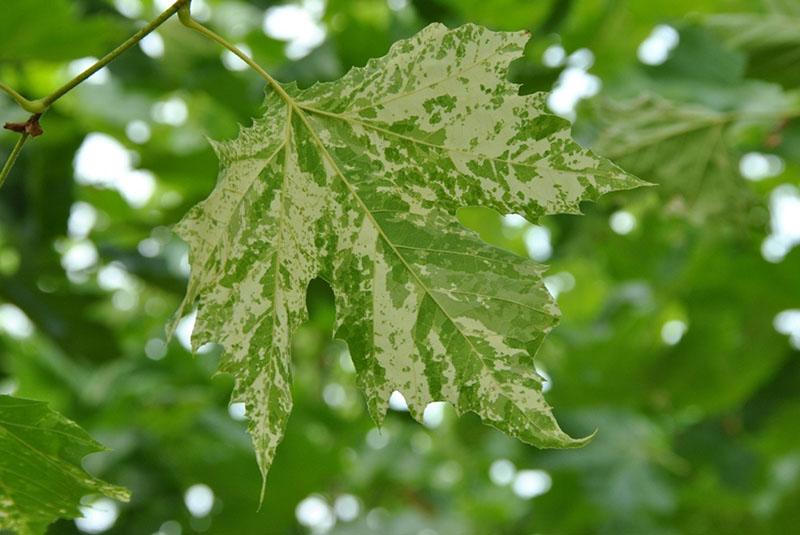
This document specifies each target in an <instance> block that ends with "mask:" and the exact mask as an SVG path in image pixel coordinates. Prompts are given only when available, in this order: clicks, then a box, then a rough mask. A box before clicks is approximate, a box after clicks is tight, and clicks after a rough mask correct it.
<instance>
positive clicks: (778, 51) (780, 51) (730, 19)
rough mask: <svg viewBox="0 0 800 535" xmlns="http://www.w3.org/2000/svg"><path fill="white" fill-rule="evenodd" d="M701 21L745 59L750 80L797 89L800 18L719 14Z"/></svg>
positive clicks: (795, 16) (798, 83)
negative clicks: (742, 54)
mask: <svg viewBox="0 0 800 535" xmlns="http://www.w3.org/2000/svg"><path fill="white" fill-rule="evenodd" d="M701 20H702V21H703V24H704V25H705V26H706V27H708V28H710V29H711V30H713V31H715V32H716V33H717V34H718V35H720V36H722V38H723V39H724V40H725V42H726V43H727V44H728V45H729V46H731V47H733V48H736V49H737V50H741V51H742V52H744V53H745V54H746V55H747V74H748V76H749V77H752V78H760V79H762V80H769V81H773V82H778V83H780V84H782V85H784V86H785V87H797V86H798V85H800V69H798V68H797V62H798V59H800V14H795V15H789V14H779V13H771V14H762V13H736V14H718V15H709V16H706V17H703V18H702V19H701Z"/></svg>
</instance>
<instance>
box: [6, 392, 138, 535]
mask: <svg viewBox="0 0 800 535" xmlns="http://www.w3.org/2000/svg"><path fill="white" fill-rule="evenodd" d="M103 449H104V448H103V447H102V446H101V445H100V444H98V443H97V442H95V441H94V440H92V438H91V437H90V436H89V435H88V434H87V433H86V431H84V430H83V429H81V428H80V427H78V426H77V425H76V424H75V423H73V422H71V421H70V420H67V419H66V418H64V417H63V416H62V415H60V414H58V413H57V412H55V411H53V410H51V409H49V408H48V407H47V404H46V403H42V402H40V401H31V400H27V399H20V398H15V397H11V396H0V531H1V530H3V529H9V530H13V531H14V532H16V533H17V534H18V535H28V534H34V533H44V531H45V528H46V527H47V525H48V524H50V523H51V522H52V521H54V520H55V519H56V518H59V517H64V518H75V517H79V516H81V513H80V511H79V510H78V504H79V503H80V500H81V498H83V497H84V496H86V495H89V494H104V495H106V496H109V497H112V498H115V499H117V500H122V501H127V500H128V497H129V493H128V491H127V490H125V489H123V488H120V487H117V486H114V485H110V484H108V483H105V482H103V481H100V480H98V479H95V478H94V477H92V476H90V475H89V474H87V473H86V472H85V471H84V470H83V469H82V468H81V464H80V463H81V459H83V458H84V457H85V456H86V455H88V454H90V453H94V452H97V451H103Z"/></svg>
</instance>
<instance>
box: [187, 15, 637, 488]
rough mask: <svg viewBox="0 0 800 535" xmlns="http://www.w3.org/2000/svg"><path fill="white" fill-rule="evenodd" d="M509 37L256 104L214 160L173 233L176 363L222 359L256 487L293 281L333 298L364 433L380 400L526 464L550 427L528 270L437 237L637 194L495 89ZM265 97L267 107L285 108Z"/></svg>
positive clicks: (526, 104) (286, 375)
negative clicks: (471, 428) (457, 426)
mask: <svg viewBox="0 0 800 535" xmlns="http://www.w3.org/2000/svg"><path fill="white" fill-rule="evenodd" d="M526 40H527V36H526V35H525V34H524V33H495V32H491V31H489V30H486V29H484V28H481V27H479V26H474V25H467V26H463V27H460V28H458V29H456V30H452V31H448V30H447V29H446V28H445V27H444V26H442V25H438V24H434V25H431V26H429V27H427V28H426V29H425V30H423V31H422V32H420V33H419V34H418V35H417V36H415V37H414V38H412V39H409V40H406V41H401V42H398V43H396V44H395V45H394V46H393V47H392V48H391V50H390V51H389V53H388V55H387V56H385V57H383V58H381V59H378V60H372V61H370V62H369V63H368V64H367V65H366V67H364V68H359V69H353V70H352V71H350V72H349V73H348V74H347V75H346V76H344V77H343V78H342V79H341V80H339V81H337V82H334V83H326V84H318V85H316V86H313V87H312V88H310V89H307V90H303V91H301V90H298V89H297V88H296V87H294V86H293V85H289V86H285V87H284V88H277V89H275V88H273V89H272V90H270V91H269V92H268V96H267V99H266V110H267V112H266V115H265V116H264V117H262V118H260V119H257V120H256V121H255V122H254V124H253V125H252V126H251V127H250V128H247V129H244V130H243V131H242V132H241V134H240V135H239V137H238V139H236V140H234V141H230V142H227V143H221V144H217V145H216V150H217V153H218V155H219V157H220V159H221V161H222V169H221V173H220V177H219V182H218V185H217V187H216V189H215V190H214V192H213V193H212V194H211V195H210V197H209V198H208V199H207V200H205V201H204V202H203V203H201V204H200V205H198V206H196V207H195V208H193V209H192V210H191V211H190V213H189V214H188V215H187V216H186V218H185V219H184V220H183V221H182V222H181V223H179V224H178V226H177V232H178V234H179V235H180V236H181V237H182V238H183V239H184V240H186V241H187V242H188V244H189V245H190V247H191V252H190V263H191V267H192V269H191V278H190V282H189V289H188V291H187V296H186V301H185V303H184V304H185V305H186V306H191V304H193V303H195V302H196V303H197V306H198V316H197V321H196V326H195V330H194V333H193V336H192V343H193V345H194V347H198V346H199V345H201V344H203V343H206V342H217V343H220V344H222V346H224V348H225V350H226V356H225V357H224V360H223V363H222V365H221V370H222V371H225V372H230V373H231V374H233V376H234V378H235V387H234V396H233V397H234V399H235V400H237V401H243V402H244V403H245V404H246V407H247V413H248V416H249V420H250V422H249V426H250V432H251V434H252V437H253V440H254V443H255V449H256V452H257V456H258V460H259V465H260V467H261V469H262V472H263V473H265V474H266V471H267V468H268V467H269V465H270V463H271V461H272V458H273V455H274V452H275V448H276V446H277V445H278V443H279V442H280V440H281V437H282V435H283V431H284V427H285V425H286V420H287V418H288V416H289V412H290V410H291V406H292V399H291V392H290V384H291V368H292V366H291V350H290V348H291V344H290V340H291V337H292V333H293V332H294V331H295V329H297V327H298V326H299V325H300V324H302V323H303V322H304V321H306V318H307V315H306V306H305V299H306V288H307V286H308V283H309V281H310V280H312V279H313V278H315V277H322V278H324V279H325V280H327V281H328V282H329V283H330V284H331V287H332V288H333V290H334V293H335V296H336V308H337V316H338V317H337V320H336V328H337V330H336V336H337V337H338V338H340V339H342V340H344V341H346V342H347V344H348V345H349V349H350V353H351V356H352V358H353V362H354V364H355V366H356V370H357V377H358V383H359V385H360V386H361V387H362V389H363V390H364V392H365V394H366V397H367V403H368V406H369V409H370V412H371V414H372V416H373V418H374V419H375V420H376V421H377V422H378V423H380V422H381V421H382V420H383V418H384V415H385V413H386V409H387V407H386V405H387V403H386V401H387V399H388V397H389V395H390V393H391V392H392V391H393V390H399V391H400V392H402V393H403V394H404V395H405V398H406V400H407V402H408V405H409V408H410V410H411V414H412V415H413V416H414V417H415V418H417V419H420V418H421V416H422V412H423V410H424V408H425V406H426V404H428V403H429V402H431V401H434V400H446V401H449V402H451V403H452V404H453V405H455V407H456V408H457V409H458V410H459V411H462V412H463V411H474V412H476V413H478V414H479V415H480V416H481V418H482V419H483V420H484V421H485V422H487V423H489V424H491V425H493V426H495V427H497V428H499V429H501V430H503V431H505V432H507V433H509V434H511V435H513V436H515V437H517V438H519V439H521V440H523V441H525V442H528V443H530V444H535V445H537V446H540V447H573V446H580V445H582V444H584V443H585V442H586V439H573V438H571V437H569V436H568V435H566V434H565V433H564V432H563V431H561V429H560V428H559V427H558V424H557V423H556V420H555V418H554V417H553V415H552V412H551V410H550V407H549V406H548V405H547V403H546V402H545V400H544V398H543V396H542V393H541V378H540V377H539V376H538V375H537V374H536V372H535V370H534V365H533V355H534V353H535V352H536V349H537V348H538V346H539V344H540V343H541V341H542V338H543V337H544V335H545V334H546V333H547V332H548V331H549V330H550V329H551V328H552V327H553V325H555V323H556V320H557V317H558V310H557V308H556V305H555V303H554V302H553V300H552V299H551V297H550V295H549V294H548V292H547V290H546V289H545V286H544V284H543V283H542V277H541V273H542V271H543V267H542V266H539V265H536V264H535V263H534V262H532V261H530V260H528V259H525V258H521V257H518V256H515V255H514V254H511V253H509V252H505V251H502V250H499V249H496V248H493V247H490V246H488V245H486V244H485V243H483V242H481V241H480V239H479V238H478V237H477V236H476V235H475V234H474V233H472V232H470V231H467V230H466V229H465V228H464V227H462V226H461V225H460V224H459V223H458V220H457V219H456V216H455V212H456V210H457V209H458V208H459V207H462V206H468V205H479V206H487V207H490V208H493V209H495V210H497V211H498V212H500V213H509V212H517V213H521V214H523V215H524V216H525V217H527V218H528V219H530V220H535V219H537V218H538V217H539V216H541V215H543V214H552V213H565V212H566V213H577V212H578V211H579V203H580V202H581V201H582V200H586V199H594V198H596V197H597V196H598V195H599V194H601V193H603V192H607V191H610V190H617V189H625V188H631V187H635V186H636V185H638V184H639V182H638V181H637V180H636V179H635V178H633V177H631V176H630V175H627V174H626V173H624V172H622V171H620V170H619V169H618V168H616V167H615V166H614V165H612V164H611V163H609V162H607V161H605V160H602V159H599V158H596V157H594V156H593V155H591V154H590V153H589V152H587V151H586V150H583V149H581V148H580V147H579V146H578V145H577V144H575V143H574V142H573V141H572V140H571V139H570V135H569V124H568V123H567V122H566V121H564V120H562V119H559V118H557V117H554V116H552V115H549V114H547V113H546V112H545V111H544V110H545V104H544V100H545V99H544V95H541V94H538V95H531V96H519V95H518V87H517V86H516V85H514V84H511V83H509V82H508V81H507V80H506V73H507V69H508V65H509V63H510V62H511V61H512V60H514V59H515V58H517V57H519V56H520V55H521V53H522V49H523V47H524V45H525V42H526ZM284 91H285V92H286V93H284Z"/></svg>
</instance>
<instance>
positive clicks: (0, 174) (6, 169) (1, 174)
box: [0, 132, 31, 188]
mask: <svg viewBox="0 0 800 535" xmlns="http://www.w3.org/2000/svg"><path fill="white" fill-rule="evenodd" d="M30 137H31V136H30V134H28V133H27V132H26V133H24V134H22V135H21V136H20V137H19V139H18V140H17V144H16V145H14V148H13V149H12V150H11V154H10V155H9V156H8V160H6V163H5V165H4V166H3V170H2V171H0V188H2V187H3V184H5V182H6V178H7V177H8V174H9V173H10V172H11V168H12V167H14V164H15V163H16V161H17V157H18V156H19V153H20V152H22V146H23V145H25V142H26V141H28V139H30Z"/></svg>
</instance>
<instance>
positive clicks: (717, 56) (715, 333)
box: [0, 0, 800, 535]
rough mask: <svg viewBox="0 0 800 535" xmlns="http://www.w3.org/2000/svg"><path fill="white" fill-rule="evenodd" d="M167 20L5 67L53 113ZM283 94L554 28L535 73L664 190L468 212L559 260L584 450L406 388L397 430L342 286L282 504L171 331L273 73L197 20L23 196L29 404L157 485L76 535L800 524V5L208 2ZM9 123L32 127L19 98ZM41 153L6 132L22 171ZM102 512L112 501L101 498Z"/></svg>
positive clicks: (7, 262)
mask: <svg viewBox="0 0 800 535" xmlns="http://www.w3.org/2000/svg"><path fill="white" fill-rule="evenodd" d="M169 4H170V2H169V1H168V0H158V1H150V0H113V1H112V0H3V2H2V6H0V79H2V80H3V81H4V82H6V83H8V84H9V85H12V86H13V87H15V88H17V89H18V90H19V91H20V92H22V93H23V94H25V95H26V96H29V97H30V98H35V97H39V96H43V95H45V94H47V93H49V92H50V91H51V90H52V89H53V88H55V87H57V86H58V85H59V84H60V83H62V82H63V81H65V80H67V79H68V78H69V77H70V76H72V75H74V74H75V73H77V72H79V71H80V70H81V69H82V68H84V67H85V66H86V65H88V64H91V62H92V57H97V56H99V55H102V54H103V53H104V52H105V51H107V50H110V48H111V47H113V46H115V45H116V44H117V43H119V42H121V41H122V40H123V39H124V38H126V37H127V36H128V35H129V34H131V33H132V32H133V31H135V29H136V28H137V27H138V26H140V25H141V24H142V21H144V20H149V19H150V18H152V17H153V16H154V15H155V14H156V13H157V12H159V11H161V10H163V9H165V8H166V7H167V6H168V5H169ZM193 12H194V14H195V16H196V18H198V19H199V20H201V21H203V22H205V23H206V24H208V25H210V26H211V27H213V28H215V29H216V30H217V31H218V32H219V33H221V34H222V35H224V36H226V37H227V38H229V39H230V40H231V41H233V42H235V43H237V44H239V45H240V46H241V48H242V49H243V50H246V51H248V52H250V53H252V54H253V55H254V57H255V58H256V60H257V61H258V62H259V63H260V64H261V65H263V66H264V67H265V68H266V69H267V70H269V71H270V72H271V73H274V74H275V75H276V76H277V77H278V78H279V79H281V80H284V81H291V80H296V81H298V83H299V84H301V85H304V86H305V85H309V84H312V83H314V82H316V81H318V80H330V79H335V78H337V77H338V76H340V75H341V74H342V73H344V72H345V71H347V69H349V68H350V67H351V66H353V65H363V64H364V63H365V62H366V60H367V59H368V58H371V57H375V56H380V55H382V54H384V53H385V52H386V51H387V49H388V47H389V46H390V45H391V44H392V43H393V42H394V41H396V40H398V39H401V38H405V37H408V36H411V35H413V34H414V33H415V32H416V31H418V30H419V29H421V28H422V27H424V26H425V25H426V24H428V23H430V22H434V21H439V22H443V23H445V24H447V25H449V26H451V27H452V26H456V25H459V24H462V23H465V22H474V23H478V24H483V25H486V26H488V27H490V28H493V29H499V30H529V31H530V32H531V33H532V38H531V41H530V45H529V47H528V49H527V51H526V56H525V58H524V59H522V60H520V61H518V62H517V63H515V64H514V65H513V66H512V69H511V78H512V79H513V80H515V81H517V82H519V83H521V84H522V85H521V91H522V92H525V93H529V92H534V91H542V90H552V93H551V94H550V97H549V100H548V102H549V105H550V107H551V109H552V111H553V112H554V113H556V114H559V115H561V116H563V117H565V118H567V119H569V120H571V121H574V122H575V135H576V137H577V138H578V139H579V141H580V142H581V143H584V144H586V145H591V146H593V147H595V148H596V150H597V151H598V152H599V153H601V154H604V155H607V156H609V157H611V158H612V159H614V161H616V162H617V163H619V164H620V165H621V166H623V167H625V168H626V169H627V170H629V171H631V172H633V173H636V174H637V175H638V176H640V177H641V178H643V179H644V180H647V181H650V182H653V183H656V184H658V185H659V186H658V187H653V188H646V189H641V190H636V191H632V192H624V193H619V194H614V195H610V196H607V197H606V198H603V199H602V200H601V201H600V202H599V203H597V204H586V205H585V206H584V210H585V215H584V216H582V217H578V216H562V217H551V218H547V219H545V220H543V221H540V222H538V223H537V225H532V224H531V223H529V222H527V221H525V220H524V219H522V218H520V217H518V216H514V215H505V216H502V215H498V214H495V213H492V212H488V211H485V210H481V209H476V208H470V209H465V210H464V211H463V212H462V213H461V214H460V215H461V217H462V220H463V221H464V223H465V224H466V225H468V226H470V227H472V228H474V229H476V230H478V231H479V232H480V233H481V234H482V236H483V237H484V238H485V239H486V240H488V241H489V242H491V243H493V244H495V245H497V246H500V247H505V248H509V249H511V250H513V251H516V252H517V253H519V254H521V255H529V256H531V257H533V258H534V259H536V260H538V261H542V262H545V263H547V264H549V265H550V266H551V267H550V270H549V272H548V277H547V284H548V287H549V288H550V289H551V292H552V293H553V294H554V295H555V296H556V297H557V300H558V303H559V304H560V306H561V308H562V310H563V321H562V323H561V325H560V326H559V327H558V328H557V329H556V330H555V331H554V332H553V333H552V335H551V336H550V337H549V338H548V340H547V341H546V343H545V346H544V348H543V349H542V351H541V352H540V355H539V359H538V366H539V367H540V371H541V373H542V374H543V375H544V376H545V377H547V378H548V382H547V390H548V392H547V396H548V400H549V401H550V402H551V403H552V404H553V405H554V406H555V407H556V415H557V416H558V418H559V420H560V421H561V422H562V424H563V426H564V428H565V429H566V430H568V431H569V432H570V433H571V434H573V435H574V436H578V435H584V434H587V433H590V432H591V431H592V430H594V429H598V434H597V437H596V438H595V440H594V441H593V442H592V443H591V444H589V445H588V446H586V447H585V448H583V449H580V450H571V451H543V450H537V449H535V448H533V447H529V446H526V445H524V444H521V443H519V442H517V441H515V440H513V439H511V438H509V437H507V436H505V435H503V434H502V433H500V432H498V431H496V430H494V429H491V428H489V427H486V426H483V425H482V424H481V423H480V422H479V421H478V419H477V418H476V417H474V416H472V415H466V416H464V417H462V418H460V419H459V418H456V416H455V414H454V412H453V410H452V408H451V407H449V406H446V405H443V404H432V405H431V406H429V407H428V409H427V410H426V412H425V424H424V425H419V424H417V423H415V422H413V421H412V419H411V418H410V416H409V415H408V412H407V411H406V409H405V404H404V401H403V399H402V396H400V395H393V396H392V398H391V400H390V404H391V409H392V410H391V411H390V415H389V417H388V419H387V422H386V425H385V427H384V428H383V429H382V430H380V431H379V430H377V429H376V428H375V425H374V424H373V423H372V422H371V421H370V419H369V417H368V415H367V412H366V410H365V405H364V400H363V398H362V396H361V395H360V393H359V391H358V390H357V388H356V386H355V381H354V375H353V367H352V364H351V362H350V360H349V357H348V355H347V350H346V346H344V344H342V343H335V342H331V341H330V340H329V338H330V332H331V326H332V322H333V316H334V313H335V312H334V309H333V305H332V296H331V293H330V290H329V289H328V288H327V287H326V286H325V284H324V283H322V282H319V283H318V284H317V283H315V284H313V285H312V287H311V288H310V289H309V294H308V306H309V309H310V311H311V315H312V318H313V319H312V321H311V322H310V324H309V325H307V326H305V327H304V328H303V329H302V330H301V331H300V332H298V333H297V335H296V340H295V345H296V356H295V366H296V380H295V386H294V396H295V409H294V412H293V414H292V417H291V419H290V422H289V427H288V430H287V433H286V438H285V440H284V442H283V443H282V445H281V446H280V448H279V450H278V455H277V458H276V461H275V464H274V466H273V468H272V471H271V473H270V475H269V480H268V486H267V494H266V498H265V501H264V503H263V505H262V506H261V508H260V509H259V506H258V498H259V491H260V485H261V484H260V476H259V473H258V469H257V467H256V464H255V460H254V456H253V452H252V449H251V446H250V442H249V438H248V436H247V434H246V432H245V422H244V421H243V420H244V418H245V409H244V407H242V406H240V405H230V406H229V405H228V399H229V394H230V390H231V385H232V382H231V379H230V378H229V377H226V376H215V375H214V371H215V369H216V367H217V363H218V359H219V349H218V348H214V347H209V348H204V350H202V351H200V353H199V354H198V355H196V356H192V355H191V354H190V352H189V350H188V347H189V343H188V338H189V333H190V332H191V328H192V317H191V316H189V317H186V318H184V319H183V320H181V322H180V325H179V328H178V332H177V336H176V337H175V339H174V340H172V341H171V342H169V343H166V342H165V338H164V325H165V323H166V322H167V320H168V319H169V318H170V316H171V314H173V312H174V311H175V309H176V307H177V304H178V302H179V300H180V298H181V296H182V294H183V291H184V288H185V284H186V277H187V269H188V268H187V261H186V248H185V246H184V245H183V244H182V243H180V242H179V240H177V238H176V237H175V236H174V235H173V234H172V233H171V232H170V225H172V224H174V223H175V222H176V221H177V220H178V219H179V218H180V217H181V216H182V214H184V213H185V212H186V211H187V209H188V208H189V207H190V206H192V205H193V204H194V203H197V202H198V201H200V200H202V199H203V198H204V197H205V196H206V195H207V194H208V193H209V192H210V191H211V189H212V187H213V184H214V181H215V177H216V173H217V162H216V159H215V157H214V154H213V152H212V151H211V149H210V146H209V144H208V143H207V141H206V139H205V136H208V137H210V138H215V139H225V138H230V137H233V136H234V135H236V132H237V129H238V126H237V125H238V124H239V123H242V124H247V123H248V121H249V119H250V117H252V116H253V115H255V114H258V113H263V112H266V113H269V110H262V109H261V102H262V97H263V92H264V87H263V83H262V82H261V80H260V79H259V78H258V77H257V76H256V75H254V74H253V73H252V72H250V71H249V70H247V69H246V68H245V66H244V65H243V64H242V63H241V62H240V61H238V60H237V59H236V58H235V57H233V56H232V55H230V54H228V53H226V52H222V51H221V50H220V49H219V48H218V47H217V46H216V45H214V44H213V43H210V42H207V41H204V40H202V38H200V37H198V36H197V35H194V34H192V33H190V32H189V31H188V30H186V29H184V28H183V27H181V26H180V25H179V24H178V23H177V21H170V22H169V23H167V24H165V25H164V26H163V27H161V28H160V29H159V30H158V31H157V32H156V33H154V34H152V35H151V36H149V37H148V38H146V39H145V40H143V41H142V42H141V44H140V45H139V46H137V47H136V48H134V49H133V50H131V51H130V52H129V53H127V54H126V55H124V56H123V57H121V58H120V59H119V60H118V61H116V62H114V63H113V64H112V65H111V66H110V67H109V68H108V69H104V70H102V71H101V72H99V73H98V74H97V75H95V76H94V77H93V78H91V79H90V80H89V81H88V82H87V83H85V84H83V85H82V86H80V87H79V88H78V89H76V90H75V91H74V92H73V93H70V94H69V95H68V96H67V97H65V98H64V99H63V100H62V101H60V102H59V103H58V104H57V105H56V106H55V107H54V109H52V110H51V111H50V112H49V113H48V114H47V115H46V117H45V118H44V119H43V126H44V128H45V131H46V134H45V135H44V136H42V137H41V138H38V139H36V140H35V141H33V142H31V143H29V144H28V145H27V146H26V147H25V150H24V153H23V155H22V157H21V158H20V161H19V163H18V165H17V167H16V168H15V169H14V171H13V174H12V176H11V178H10V179H9V181H8V183H7V184H6V185H5V187H4V188H3V189H2V191H0V393H13V394H15V395H18V396H21V397H28V398H34V399H39V400H45V401H48V402H49V403H50V404H51V406H52V407H53V408H55V409H57V410H59V411H61V412H63V413H64V414H66V415H67V416H68V417H70V418H72V419H74V420H75V421H77V422H78V423H80V424H81V425H82V426H84V427H85V428H86V429H87V430H88V431H89V432H90V433H91V434H92V435H93V436H94V437H96V438H97V439H98V440H100V441H101V442H102V443H104V444H105V445H107V446H108V447H109V448H111V450H112V451H111V452H109V453H103V454H96V455H93V456H91V457H89V458H87V459H86V462H85V465H86V467H87V469H88V470H90V471H91V472H92V473H94V474H97V475H99V476H101V477H103V478H105V479H107V480H109V481H112V482H114V483H117V484H121V485H125V486H127V487H129V488H130V489H131V490H132V491H133V499H132V501H131V502H130V503H129V504H118V503H114V502H110V501H108V500H105V499H101V500H99V501H95V502H94V503H93V504H91V507H87V509H86V514H85V518H84V519H81V520H78V521H76V522H74V521H60V522H58V523H56V524H54V525H53V526H52V527H51V530H50V532H51V533H59V534H60V533H78V532H83V533H120V534H136V535H139V534H156V533H157V534H159V535H178V534H181V533H183V534H191V533H201V532H206V533H213V534H237V535H238V534H273V533H274V534H302V533H334V534H352V535H356V534H366V533H386V534H404V535H405V534H409V535H411V534H414V535H435V534H440V535H449V534H458V535H469V534H476V535H482V534H529V533H548V534H550V533H552V534H584V533H586V534H589V533H609V534H692V533H697V534H701V533H702V534H706V533H719V534H734V533H747V534H759V533H787V534H788V533H793V532H796V530H797V526H798V525H799V523H800V353H798V350H799V349H800V251H798V248H796V247H795V246H796V245H798V244H800V189H798V187H799V186H800V118H798V115H800V99H798V94H799V93H798V87H800V74H799V73H800V2H797V1H795V0H763V1H762V0H718V1H713V0H650V1H640V0H491V1H488V0H327V1H326V0H302V1H296V2H285V3H284V2H272V1H268V0H194V1H193ZM0 118H2V119H3V120H18V119H24V118H25V114H24V113H22V112H21V111H20V110H19V109H18V108H16V106H15V105H13V103H11V102H10V100H9V99H7V98H5V97H3V98H0ZM14 141H15V138H14V135H13V134H10V133H8V132H4V133H2V134H0V156H2V157H5V156H6V155H7V153H8V152H9V150H10V148H11V146H12V145H13V143H14ZM90 502H91V499H88V500H87V505H89V504H90Z"/></svg>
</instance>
